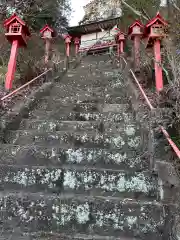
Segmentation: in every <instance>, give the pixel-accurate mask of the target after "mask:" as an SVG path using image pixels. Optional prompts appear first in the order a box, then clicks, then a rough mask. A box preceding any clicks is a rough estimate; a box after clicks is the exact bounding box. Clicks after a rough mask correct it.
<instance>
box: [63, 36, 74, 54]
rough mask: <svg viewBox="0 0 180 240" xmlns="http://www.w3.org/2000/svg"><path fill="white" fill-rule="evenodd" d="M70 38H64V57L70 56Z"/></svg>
mask: <svg viewBox="0 0 180 240" xmlns="http://www.w3.org/2000/svg"><path fill="white" fill-rule="evenodd" d="M71 39H72V37H71V36H70V35H66V36H65V38H64V41H65V44H66V56H67V57H69V56H70V43H71Z"/></svg>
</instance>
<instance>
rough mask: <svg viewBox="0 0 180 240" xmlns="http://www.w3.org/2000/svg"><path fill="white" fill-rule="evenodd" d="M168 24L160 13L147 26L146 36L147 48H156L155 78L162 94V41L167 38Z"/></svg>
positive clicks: (157, 87) (157, 88)
mask: <svg viewBox="0 0 180 240" xmlns="http://www.w3.org/2000/svg"><path fill="white" fill-rule="evenodd" d="M167 26H168V23H167V22H166V21H165V20H164V19H163V18H162V17H161V15H160V14H159V13H158V14H157V15H156V17H155V18H153V19H152V20H150V21H149V22H148V23H147V24H146V26H145V33H144V36H145V37H146V39H147V46H146V47H147V48H150V47H153V48H154V56H155V77H156V90H157V91H158V92H160V91H161V90H162V89H163V75H162V67H161V40H162V39H163V38H164V37H165V36H166V33H165V28H166V27H167Z"/></svg>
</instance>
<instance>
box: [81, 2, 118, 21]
mask: <svg viewBox="0 0 180 240" xmlns="http://www.w3.org/2000/svg"><path fill="white" fill-rule="evenodd" d="M84 11H85V16H84V18H83V20H82V21H81V23H82V24H85V23H89V22H94V21H100V20H105V19H108V18H115V17H120V16H121V13H122V12H121V3H120V1H119V0H108V1H107V0H93V1H91V2H90V3H89V4H87V5H85V6H84Z"/></svg>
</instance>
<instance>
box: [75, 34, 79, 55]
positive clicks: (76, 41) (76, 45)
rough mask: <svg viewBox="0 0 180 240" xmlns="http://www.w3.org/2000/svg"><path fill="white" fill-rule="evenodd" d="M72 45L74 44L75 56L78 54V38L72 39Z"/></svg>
mask: <svg viewBox="0 0 180 240" xmlns="http://www.w3.org/2000/svg"><path fill="white" fill-rule="evenodd" d="M74 44H75V55H77V54H78V52H79V46H80V38H78V37H76V38H75V39H74Z"/></svg>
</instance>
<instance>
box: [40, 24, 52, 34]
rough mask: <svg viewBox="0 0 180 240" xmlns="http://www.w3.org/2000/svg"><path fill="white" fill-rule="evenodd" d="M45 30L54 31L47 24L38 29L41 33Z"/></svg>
mask: <svg viewBox="0 0 180 240" xmlns="http://www.w3.org/2000/svg"><path fill="white" fill-rule="evenodd" d="M46 30H49V31H50V32H52V33H53V32H54V30H53V29H52V28H51V27H50V26H49V25H48V24H46V25H45V26H44V27H43V28H42V29H41V30H40V33H43V32H45V31H46Z"/></svg>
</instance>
